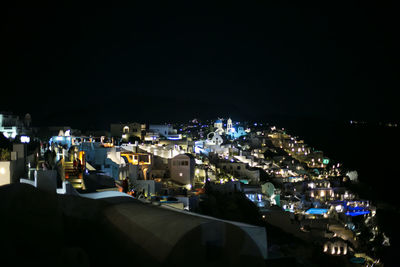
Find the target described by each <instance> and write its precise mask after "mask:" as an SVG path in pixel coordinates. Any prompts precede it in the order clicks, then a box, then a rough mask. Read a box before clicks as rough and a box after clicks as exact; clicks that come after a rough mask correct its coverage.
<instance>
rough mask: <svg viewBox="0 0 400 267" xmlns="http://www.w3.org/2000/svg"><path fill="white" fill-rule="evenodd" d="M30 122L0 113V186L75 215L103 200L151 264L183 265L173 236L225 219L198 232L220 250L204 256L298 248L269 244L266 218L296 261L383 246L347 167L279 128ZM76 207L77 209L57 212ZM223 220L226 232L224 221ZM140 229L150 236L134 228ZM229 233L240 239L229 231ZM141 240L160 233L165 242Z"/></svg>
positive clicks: (263, 258) (350, 257)
mask: <svg viewBox="0 0 400 267" xmlns="http://www.w3.org/2000/svg"><path fill="white" fill-rule="evenodd" d="M31 121H32V118H31V115H29V114H26V115H25V116H24V117H22V118H19V117H18V116H17V115H14V114H12V113H2V114H0V131H1V133H2V137H1V138H2V140H1V141H2V147H3V148H2V151H1V157H2V158H1V162H0V175H1V176H0V185H1V186H2V187H1V188H0V193H1V194H4V192H5V191H7V190H8V189H9V190H12V191H13V192H14V194H17V192H19V191H20V193H21V194H28V193H29V194H39V193H38V192H46V193H47V194H50V195H51V196H53V197H54V195H52V194H55V193H56V194H57V197H56V199H59V200H58V201H59V202H60V203H61V202H63V203H64V202H65V203H64V204H62V205H63V206H64V208H62V211H61V212H62V213H65V214H67V215H66V216H73V217H76V218H79V219H80V220H85V219H86V220H89V219H88V218H86V217H85V216H86V214H85V213H86V212H85V211H84V210H88V209H89V210H92V209H93V210H94V209H98V207H97V206H96V205H95V204H94V203H91V202H87V203H86V202H84V200H87V199H90V200H95V201H105V202H107V201H109V200H110V199H114V201H113V203H114V204H113V206H112V208H110V207H109V208H108V209H107V211H106V212H104V211H103V213H102V216H103V217H104V218H105V220H108V222H109V223H110V224H112V225H113V227H116V228H117V229H119V230H120V231H122V233H123V235H124V239H127V240H129V242H132V243H134V244H135V246H139V247H141V249H142V250H143V251H144V253H143V254H142V257H143V258H140V255H136V254H135V255H136V256H135V257H137V259H136V260H137V261H138V262H146V261H147V260H149V259H148V257H151V260H149V261H151V262H153V263H154V262H156V263H159V264H166V263H168V264H172V265H174V264H183V263H184V260H185V257H179V255H180V252H179V251H176V250H179V249H180V248H179V246H177V244H181V245H183V244H186V245H185V246H193V250H198V249H200V247H201V246H202V245H201V244H200V243H201V240H200V239H201V238H200V239H196V236H193V235H194V233H193V232H192V231H193V230H190V229H197V228H196V227H200V226H201V227H203V228H204V227H205V228H204V229H207V231H217V230H216V229H225V230H224V231H223V232H224V233H225V234H223V233H219V234H217V235H208V236H207V234H204V233H203V234H202V235H203V237H202V238H203V239H206V240H208V241H206V243H207V242H214V243H213V245H212V249H214V250H218V251H219V253H218V254H216V255H214V256H210V255H208V252H207V251H206V252H205V257H204V258H202V260H201V261H202V262H203V261H204V262H203V263H207V262H212V261H214V260H215V261H216V262H219V261H220V262H225V261H226V259H225V257H226V256H223V255H224V253H229V255H230V256H229V257H228V258H229V260H232V259H236V260H239V261H241V264H243V262H242V261H243V260H244V259H245V258H246V259H247V258H248V261H249V262H254V263H255V264H256V265H263V264H264V263H265V262H266V263H268V262H269V261H270V262H271V260H272V261H273V260H274V259H275V260H276V259H282V258H287V257H290V256H293V255H295V254H296V255H297V254H298V253H300V252H298V251H296V250H300V249H301V247H298V248H286V247H285V246H284V245H282V244H279V242H280V241H279V238H278V239H276V237H275V235H276V230H269V229H275V228H276V229H279V231H280V232H282V233H285V234H289V235H291V236H293V238H296V239H297V240H299V241H298V242H300V243H302V244H303V246H307V247H312V248H313V249H310V251H313V252H312V253H311V252H310V253H311V254H310V253H309V254H307V253H303V255H302V256H300V258H297V261H298V262H301V263H302V264H306V265H307V264H309V263H311V262H312V259H311V258H310V257H317V256H316V255H318V257H321V260H327V261H333V262H336V263H340V264H350V263H351V264H369V265H371V266H372V264H374V265H375V266H379V265H380V258H379V249H380V248H382V247H385V246H386V247H388V246H390V236H387V235H386V234H385V233H384V232H382V231H381V230H380V225H379V224H378V223H377V219H376V217H377V216H376V207H375V206H374V205H373V203H371V201H369V200H368V199H360V198H359V197H357V194H356V193H355V192H352V191H351V190H350V189H349V188H348V187H349V185H351V184H356V183H357V180H358V175H357V171H354V170H353V171H346V170H344V169H342V165H341V163H340V161H337V160H336V159H331V158H328V157H327V156H326V155H325V154H324V152H323V151H320V150H317V149H316V148H313V147H310V146H308V145H307V144H306V143H305V141H304V140H302V139H301V138H300V137H297V136H294V135H292V134H289V133H288V132H286V130H285V129H283V128H279V127H278V126H275V125H269V124H264V123H241V122H238V121H235V120H234V119H231V118H227V119H225V118H218V119H216V120H215V121H200V120H198V119H193V120H191V121H189V122H187V123H182V124H151V123H144V122H133V123H114V124H111V125H110V129H109V130H107V131H99V132H98V135H92V134H84V133H83V132H81V131H80V130H79V129H72V128H70V127H67V126H66V127H41V128H38V127H32V126H31ZM33 188H36V189H37V190H38V191H36V189H33ZM43 194H44V193H43ZM61 196H63V197H61ZM72 196H73V197H72ZM77 197H78V198H79V199H82V200H79V201H78V200H77V199H76V198H77ZM241 197H242V198H241ZM61 200H62V201H61ZM80 201H83V202H82V203H81V202H80ZM70 202H71V203H75V204H71V203H70ZM60 205H61V204H60ZM81 205H82V207H84V208H83V209H82V211H79V212H78V211H77V210H74V211H72V210H68V209H71V207H73V206H75V207H76V208H77V209H79V207H78V206H81ZM68 207H69V208H68ZM76 208H75V209H76ZM160 216H161V217H160ZM103 217H102V218H103ZM104 218H103V219H104ZM193 218H195V219H193ZM193 220H195V221H193ZM185 222H186V223H188V222H191V223H188V224H186V223H185ZM160 223H161V225H159V224H160ZM180 224H182V225H181V226H178V225H180ZM183 225H185V226H183ZM189 225H191V226H189ZM232 227H235V229H236V230H228V229H231V228H232ZM270 227H273V228H270ZM203 228H201V229H203ZM129 229H130V230H129ZM199 229H200V228H199ZM212 229H214V230H212ZM32 231H35V230H34V229H33V230H32ZM74 231H75V230H74ZM143 231H144V232H148V233H152V235H154V236H153V237H149V236H143V235H142V234H139V232H143ZM202 231H203V230H202ZM204 231H206V230H204ZM238 231H239V232H242V233H241V234H242V235H245V238H246V240H248V242H250V243H251V244H252V245H251V246H250V245H247V247H245V246H244V243H243V241H240V239H235V238H234V236H235V235H238V234H239V232H238ZM171 233H175V234H174V235H173V238H172V237H171ZM178 236H180V237H178ZM148 238H150V239H152V241H151V243H154V244H163V243H165V244H164V245H163V246H164V248H163V249H164V250H165V252H160V251H159V250H158V249H156V248H155V247H153V245H152V244H150V243H147V242H146V240H147V239H148ZM221 238H222V239H221ZM226 238H231V239H232V238H233V239H232V241H231V242H235V243H237V244H236V245H234V246H235V248H234V249H233V252H232V251H231V252H224V251H225V250H226V249H227V247H226V245H224V242H223V241H221V240H223V239H226ZM189 241H190V243H186V242H189ZM191 242H194V243H191ZM197 242H200V243H199V244H197ZM300 243H299V244H300ZM231 245H232V246H233V244H231ZM165 246H167V247H165ZM206 246H207V245H206ZM236 247H237V248H236ZM236 249H238V250H236ZM206 250H207V249H206ZM191 253H194V254H196V255H201V254H202V252H199V251H196V252H188V254H191ZM232 253H234V254H232ZM199 257H200V256H199ZM296 257H297V256H296Z"/></svg>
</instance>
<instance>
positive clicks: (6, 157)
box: [0, 148, 11, 161]
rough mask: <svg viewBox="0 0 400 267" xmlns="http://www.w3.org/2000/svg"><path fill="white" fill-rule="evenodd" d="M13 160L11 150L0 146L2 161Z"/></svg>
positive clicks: (0, 158)
mask: <svg viewBox="0 0 400 267" xmlns="http://www.w3.org/2000/svg"><path fill="white" fill-rule="evenodd" d="M9 160H11V152H10V150H8V149H6V148H0V161H9Z"/></svg>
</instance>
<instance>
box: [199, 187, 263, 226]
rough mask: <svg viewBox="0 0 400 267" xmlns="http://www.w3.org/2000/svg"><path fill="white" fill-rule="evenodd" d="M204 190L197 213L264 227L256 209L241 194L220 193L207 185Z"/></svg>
mask: <svg viewBox="0 0 400 267" xmlns="http://www.w3.org/2000/svg"><path fill="white" fill-rule="evenodd" d="M205 190H206V192H205V196H204V197H203V199H202V201H201V202H200V203H199V208H198V210H197V212H199V213H201V214H204V215H209V216H213V217H216V218H220V219H224V220H231V221H237V222H243V223H248V224H253V225H260V226H263V225H264V222H263V220H262V217H261V214H260V213H259V211H258V208H257V207H256V205H254V203H253V202H251V201H250V200H249V199H247V198H246V196H245V195H244V194H243V193H241V192H232V193H222V192H219V191H217V190H213V189H212V188H211V185H210V184H208V183H206V187H205Z"/></svg>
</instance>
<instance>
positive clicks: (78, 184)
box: [64, 161, 85, 189]
mask: <svg viewBox="0 0 400 267" xmlns="http://www.w3.org/2000/svg"><path fill="white" fill-rule="evenodd" d="M64 170H65V180H66V181H68V182H70V183H71V185H72V186H73V187H74V188H77V189H85V183H84V181H83V171H82V170H77V169H74V163H73V162H72V161H65V162H64Z"/></svg>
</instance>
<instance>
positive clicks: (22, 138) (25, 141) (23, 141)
mask: <svg viewBox="0 0 400 267" xmlns="http://www.w3.org/2000/svg"><path fill="white" fill-rule="evenodd" d="M20 139H21V143H29V142H30V141H31V138H30V137H29V136H25V135H22V136H21V137H20Z"/></svg>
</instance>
